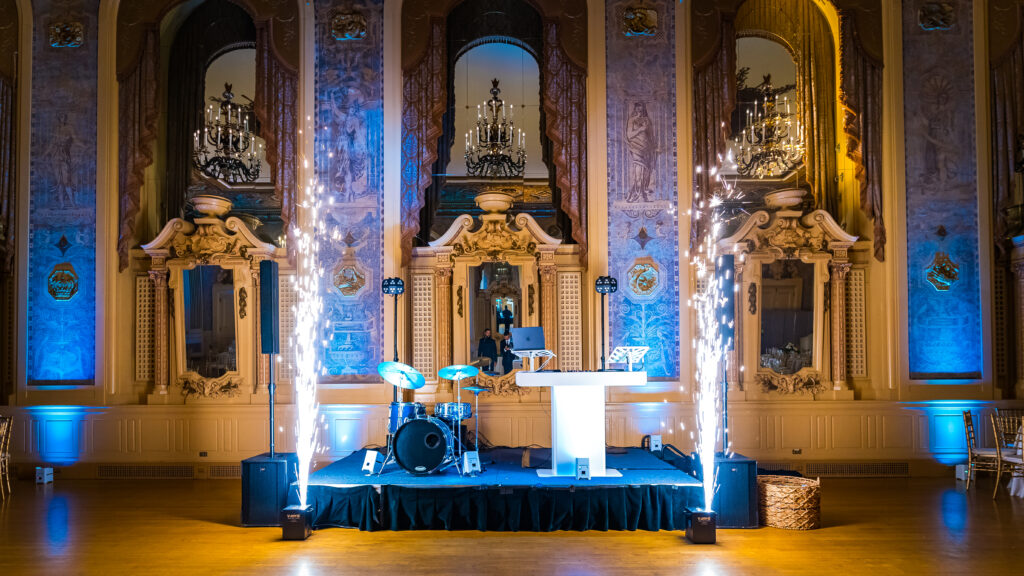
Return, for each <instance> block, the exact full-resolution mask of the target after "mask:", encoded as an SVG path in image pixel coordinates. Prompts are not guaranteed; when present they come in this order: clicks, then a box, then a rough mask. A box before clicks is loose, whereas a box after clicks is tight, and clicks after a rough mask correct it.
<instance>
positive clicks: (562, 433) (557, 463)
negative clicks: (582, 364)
mask: <svg viewBox="0 0 1024 576" xmlns="http://www.w3.org/2000/svg"><path fill="white" fill-rule="evenodd" d="M645 384H647V372H614V371H612V372H555V371H539V372H517V373H516V385H517V386H521V387H524V388H531V387H549V388H551V469H550V470H538V471H537V473H538V474H539V475H541V476H575V475H576V459H577V458H587V459H589V464H590V475H591V476H595V477H596V476H621V474H619V472H618V471H616V470H613V469H611V468H605V458H604V454H605V413H604V404H605V403H604V398H605V389H606V388H608V387H609V386H644V385H645Z"/></svg>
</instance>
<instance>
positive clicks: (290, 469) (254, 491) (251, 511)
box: [242, 453, 299, 526]
mask: <svg viewBox="0 0 1024 576" xmlns="http://www.w3.org/2000/svg"><path fill="white" fill-rule="evenodd" d="M298 466H299V459H298V457H296V455H295V454H294V453H289V454H282V453H278V454H275V455H274V457H273V458H271V457H270V455H269V454H260V455H259V456H253V457H252V458H247V459H245V460H242V526H280V525H281V510H282V509H283V508H284V507H285V506H287V505H288V487H289V486H291V484H292V483H293V482H295V481H296V480H298V476H297V474H298Z"/></svg>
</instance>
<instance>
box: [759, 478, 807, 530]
mask: <svg viewBox="0 0 1024 576" xmlns="http://www.w3.org/2000/svg"><path fill="white" fill-rule="evenodd" d="M757 505H758V512H759V513H760V514H759V515H760V518H761V526H771V527H773V528H785V529H787V530H813V529H815V528H820V527H821V481H820V480H815V479H811V478H794V477H792V476H758V477H757Z"/></svg>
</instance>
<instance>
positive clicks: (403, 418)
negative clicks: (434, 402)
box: [388, 402, 427, 434]
mask: <svg viewBox="0 0 1024 576" xmlns="http://www.w3.org/2000/svg"><path fill="white" fill-rule="evenodd" d="M426 417H427V407H426V406H424V405H423V404H421V403H419V402H392V403H391V409H390V413H389V414H388V434H394V433H395V432H398V429H399V428H401V427H402V424H405V423H406V422H408V421H409V420H415V419H416V418H426Z"/></svg>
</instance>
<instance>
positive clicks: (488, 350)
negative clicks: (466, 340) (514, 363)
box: [476, 328, 498, 372]
mask: <svg viewBox="0 0 1024 576" xmlns="http://www.w3.org/2000/svg"><path fill="white" fill-rule="evenodd" d="M476 356H477V358H486V359H487V360H488V363H487V365H486V366H484V372H493V371H494V365H495V363H497V361H498V343H497V342H495V341H494V338H491V329H490V328H487V329H485V330H484V336H483V338H481V339H480V342H479V343H478V344H477V346H476Z"/></svg>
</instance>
